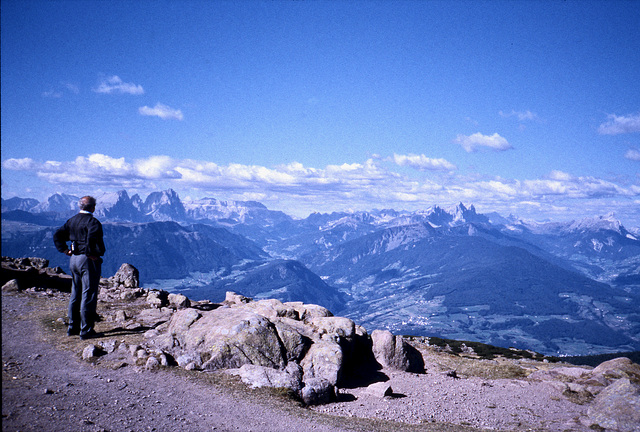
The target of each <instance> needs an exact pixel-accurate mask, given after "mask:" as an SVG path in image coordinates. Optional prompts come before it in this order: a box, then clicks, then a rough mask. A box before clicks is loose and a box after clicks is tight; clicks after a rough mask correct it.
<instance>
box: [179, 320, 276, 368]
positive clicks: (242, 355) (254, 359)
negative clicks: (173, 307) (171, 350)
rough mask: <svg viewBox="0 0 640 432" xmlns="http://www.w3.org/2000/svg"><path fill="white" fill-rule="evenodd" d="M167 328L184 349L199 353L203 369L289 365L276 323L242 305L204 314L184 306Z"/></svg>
mask: <svg viewBox="0 0 640 432" xmlns="http://www.w3.org/2000/svg"><path fill="white" fill-rule="evenodd" d="M185 317H186V318H187V319H186V320H185ZM191 318H195V319H193V321H191ZM185 327H186V328H185ZM168 331H169V332H170V333H171V335H172V336H173V337H174V338H175V340H176V341H177V342H178V344H177V345H178V346H179V347H180V349H181V350H182V351H187V352H193V353H196V354H198V355H199V356H200V358H201V359H202V368H203V369H230V368H239V367H241V366H242V365H245V364H253V365H260V366H268V367H271V368H282V367H284V366H285V365H286V358H285V356H284V355H283V352H284V349H283V346H282V343H281V341H280V339H279V338H278V333H277V330H276V328H275V325H274V324H273V323H272V322H271V321H269V320H268V319H267V318H265V317H263V316H261V315H258V314H255V313H253V312H250V311H247V310H243V309H242V308H219V309H215V310H212V311H203V312H202V313H201V314H200V313H197V312H194V309H183V310H182V311H179V312H176V313H175V314H174V315H173V317H172V319H171V322H170V324H169V327H168Z"/></svg>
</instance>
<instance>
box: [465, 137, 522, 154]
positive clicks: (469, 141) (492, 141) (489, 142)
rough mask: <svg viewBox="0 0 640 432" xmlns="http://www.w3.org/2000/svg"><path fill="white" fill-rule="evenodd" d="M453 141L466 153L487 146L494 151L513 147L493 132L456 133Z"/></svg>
mask: <svg viewBox="0 0 640 432" xmlns="http://www.w3.org/2000/svg"><path fill="white" fill-rule="evenodd" d="M453 142H455V143H457V144H460V145H461V146H462V148H464V149H465V150H466V151H467V152H468V153H471V152H475V151H478V150H479V149H482V148H488V149H491V150H496V151H504V150H509V149H512V148H513V147H512V146H511V144H509V142H508V141H507V140H506V139H504V138H503V137H501V136H500V135H498V134H497V133H494V134H493V135H483V134H481V133H480V132H477V133H474V134H473V135H469V136H466V135H458V136H457V137H456V139H455V140H453Z"/></svg>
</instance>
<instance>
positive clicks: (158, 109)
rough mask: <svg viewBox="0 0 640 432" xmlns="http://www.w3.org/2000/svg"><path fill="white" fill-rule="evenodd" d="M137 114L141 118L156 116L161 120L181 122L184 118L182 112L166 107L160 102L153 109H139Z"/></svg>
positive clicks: (145, 107)
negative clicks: (141, 116)
mask: <svg viewBox="0 0 640 432" xmlns="http://www.w3.org/2000/svg"><path fill="white" fill-rule="evenodd" d="M138 112H139V113H140V114H141V115H143V116H156V117H160V118H161V119H162V120H182V119H183V118H184V116H183V115H182V111H180V110H176V109H173V108H171V107H168V106H167V105H164V104H161V103H160V102H158V103H157V104H156V106H154V107H153V108H150V107H148V106H146V105H145V106H143V107H140V108H138Z"/></svg>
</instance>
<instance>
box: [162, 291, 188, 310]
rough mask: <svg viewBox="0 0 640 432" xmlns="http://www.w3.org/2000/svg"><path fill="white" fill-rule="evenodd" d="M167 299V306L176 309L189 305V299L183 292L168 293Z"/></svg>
mask: <svg viewBox="0 0 640 432" xmlns="http://www.w3.org/2000/svg"><path fill="white" fill-rule="evenodd" d="M167 300H168V301H169V306H171V307H173V308H176V309H178V308H188V307H191V301H190V300H189V298H187V296H185V295H184V294H169V295H168V296H167Z"/></svg>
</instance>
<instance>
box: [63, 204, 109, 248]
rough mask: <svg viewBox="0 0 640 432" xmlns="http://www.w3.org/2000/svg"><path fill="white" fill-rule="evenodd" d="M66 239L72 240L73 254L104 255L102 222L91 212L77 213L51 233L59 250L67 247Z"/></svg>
mask: <svg viewBox="0 0 640 432" xmlns="http://www.w3.org/2000/svg"><path fill="white" fill-rule="evenodd" d="M68 241H71V242H73V245H74V248H73V249H74V250H73V253H74V255H90V256H96V257H99V256H103V255H104V251H105V247H104V241H103V238H102V224H101V223H100V221H99V220H98V219H96V218H94V217H93V215H92V214H91V213H78V214H77V215H75V216H73V217H72V218H71V219H69V220H68V221H67V222H66V223H65V224H64V225H63V226H62V227H61V228H60V229H58V230H57V231H56V232H55V234H54V235H53V242H54V244H55V245H56V249H58V251H60V252H63V253H64V252H66V251H67V250H68V249H69V247H68V245H67V242H68Z"/></svg>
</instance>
